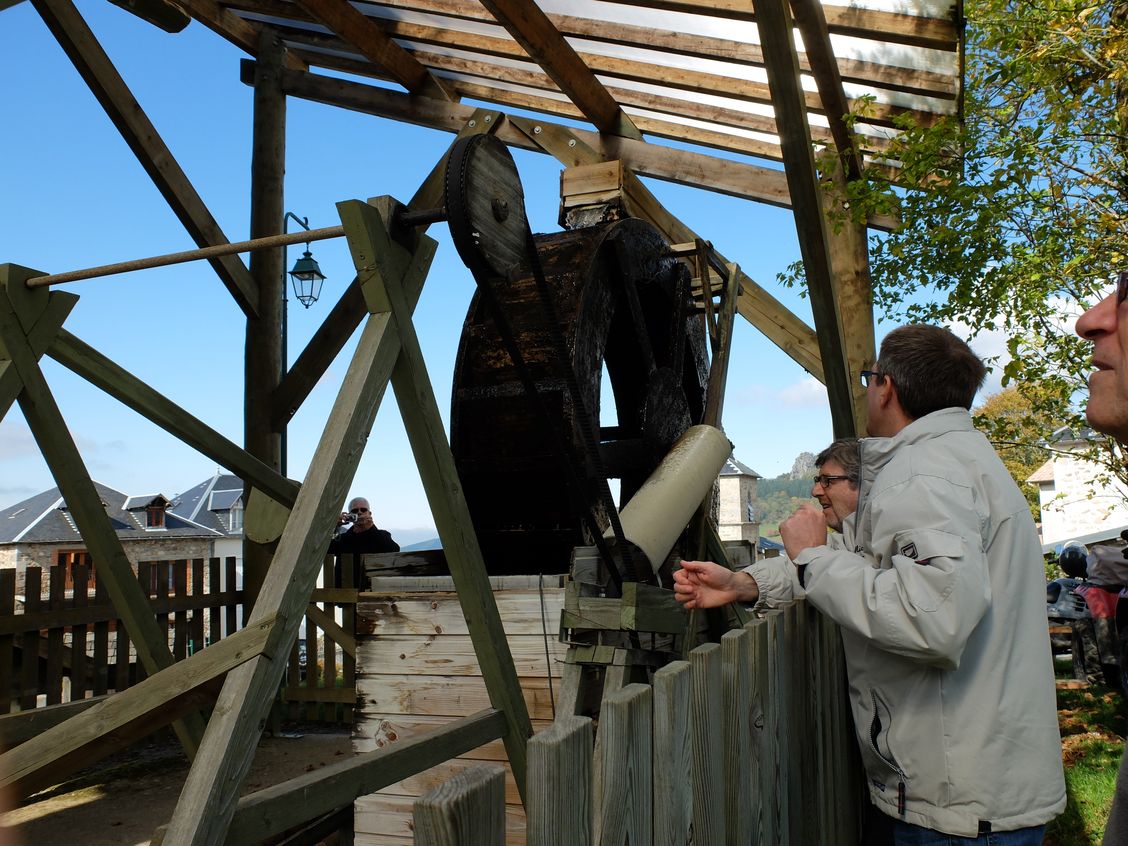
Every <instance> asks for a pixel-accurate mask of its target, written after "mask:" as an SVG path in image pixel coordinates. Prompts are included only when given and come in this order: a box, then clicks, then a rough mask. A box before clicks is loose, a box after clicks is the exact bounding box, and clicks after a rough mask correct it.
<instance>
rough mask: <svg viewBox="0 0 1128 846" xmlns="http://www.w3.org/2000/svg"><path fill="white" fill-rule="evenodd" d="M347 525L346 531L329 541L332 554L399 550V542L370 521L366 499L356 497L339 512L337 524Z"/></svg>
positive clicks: (339, 525)
mask: <svg viewBox="0 0 1128 846" xmlns="http://www.w3.org/2000/svg"><path fill="white" fill-rule="evenodd" d="M350 523H351V524H352V525H351V526H349V528H348V530H347V531H344V532H341V533H340V534H338V535H336V536H335V537H334V538H333V540H332V541H330V543H329V552H330V553H332V554H334V555H341V554H344V553H356V554H360V555H366V554H370V553H377V552H399V544H398V543H396V542H395V541H394V540H392V536H391V534H390V533H389V532H387V531H385V530H384V529H380V528H377V527H376V524H375V523H374V522H372V512H371V511H370V510H369V508H368V500H367V499H365V498H364V497H357V498H356V499H354V500H352V501H351V502H350V503H349V510H348V511H343V512H341V518H340V520H338V521H337V526H338V528H340V527H341V526H348V525H349V524H350Z"/></svg>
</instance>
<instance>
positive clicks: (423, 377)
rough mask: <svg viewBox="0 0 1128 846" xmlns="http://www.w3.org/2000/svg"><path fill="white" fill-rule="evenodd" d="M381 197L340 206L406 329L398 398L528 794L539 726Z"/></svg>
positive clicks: (374, 282)
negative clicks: (530, 746)
mask: <svg viewBox="0 0 1128 846" xmlns="http://www.w3.org/2000/svg"><path fill="white" fill-rule="evenodd" d="M376 202H377V203H378V204H379V205H380V206H381V208H380V209H379V210H377V208H374V207H373V206H371V205H366V204H363V203H360V202H356V201H351V202H346V203H339V204H338V206H337V207H338V209H339V210H340V213H341V222H342V223H343V224H344V225H345V232H346V234H347V235H348V239H349V249H350V250H351V252H352V256H353V263H354V264H355V265H356V266H357V269H358V271H359V273H358V275H359V276H360V277H361V278H362V283H361V284H362V286H363V287H364V289H365V298H366V299H367V300H368V303H369V308H374V307H378V306H380V305H382V304H384V303H387V304H388V305H387V307H390V309H391V314H392V317H393V322H394V324H395V326H396V327H397V329H398V334H399V336H400V343H401V344H402V351H401V353H400V356H399V358H398V359H397V361H396V365H395V369H394V370H393V371H392V386H393V388H394V390H395V394H396V403H397V404H398V405H399V409H400V414H401V415H402V416H403V422H404V428H405V429H406V430H407V437H408V440H409V441H410V443H411V451H412V453H413V454H414V456H415V464H416V467H418V469H419V477H420V479H422V481H423V489H424V490H425V491H426V493H427V502H428V504H429V505H430V507H431V514H432V516H433V517H434V519H435V526H436V528H437V529H438V532H439V538H440V539H441V540H442V544H443V551H444V552H445V553H446V560H447V566H448V567H449V568H450V573H451V576H452V577H453V579H454V585H455V588H456V590H457V591H458V597H459V601H460V602H461V604H462V607H463V608H464V609H465V614H466V624H467V627H468V629H469V632H470V639H471V641H472V643H473V644H474V654H475V655H476V656H477V658H478V665H479V666H480V667H481V669H482V678H483V680H484V681H485V683H486V690H487V692H488V693H489V697H490V704H491V705H492V706H493V707H494V708H496V709H497V710H499V711H501V712H502V713H504V714H505V720H506V724H507V725H508V730H507V732H506V735H505V751H506V755H507V756H508V758H509V766H510V769H511V770H512V772H513V778H514V781H516V783H517V789H518V790H519V791H520V793H521V795H522V796H524V795H525V769H526V744H527V742H528V739H529V737H530V736H531V735H532V733H533V730H532V724H531V722H530V721H529V712H528V708H527V706H526V704H525V699H524V696H523V695H522V693H521V685H520V681H519V680H518V678H517V671H516V669H515V667H514V665H513V656H512V654H511V653H510V651H509V643H508V641H507V640H506V637H505V630H504V628H503V627H502V624H501V617H500V616H499V615H498V612H497V604H496V603H495V601H494V595H493V590H492V589H491V587H490V581H489V577H488V576H487V575H486V565H485V562H484V561H483V559H482V551H481V548H480V547H479V546H478V538H477V536H476V535H475V534H474V524H473V522H472V521H471V519H470V511H469V509H468V508H467V506H466V499H465V496H464V495H463V493H462V484H461V482H460V481H459V478H458V471H457V469H456V468H455V465H454V456H453V455H452V454H451V451H450V445H449V443H448V441H447V438H446V432H445V430H444V428H443V421H442V417H441V415H440V414H439V407H438V404H437V403H436V402H435V394H434V391H433V389H432V388H431V382H430V379H429V378H428V376H427V369H426V364H425V362H424V360H423V352H422V350H421V349H420V348H419V339H418V338H417V337H416V335H415V327H414V326H413V325H412V323H411V305H410V303H409V302H408V301H407V299H406V297H405V292H404V291H403V288H402V286H401V285H400V284H399V282H398V280H399V278H400V276H401V274H402V270H401V268H402V267H403V266H404V264H405V263H406V261H407V258H408V254H407V251H406V250H405V249H404V248H403V247H402V246H400V245H399V244H397V243H396V242H394V241H393V240H392V238H391V236H390V234H389V232H388V226H389V224H390V221H391V219H392V217H393V204H394V201H393V200H391V198H378V199H377V200H376ZM369 268H370V269H369Z"/></svg>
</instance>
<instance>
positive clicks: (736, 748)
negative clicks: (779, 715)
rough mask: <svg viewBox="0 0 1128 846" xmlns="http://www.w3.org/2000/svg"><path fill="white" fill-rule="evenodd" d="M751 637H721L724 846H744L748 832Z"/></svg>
mask: <svg viewBox="0 0 1128 846" xmlns="http://www.w3.org/2000/svg"><path fill="white" fill-rule="evenodd" d="M751 652H752V641H751V635H749V633H748V632H746V631H744V630H743V629H737V630H735V631H730V632H725V634H724V635H723V636H722V637H721V680H722V685H723V688H722V690H723V693H724V749H725V751H724V768H725V774H724V798H725V844H726V846H744V844H745V843H747V842H748V832H749V831H751V829H752V820H753V817H752V808H751V800H752V792H753V791H752V756H751V754H750V753H751V739H750V731H751V729H750V726H749V723H748V715H749V712H750V710H751V708H750V702H751V698H752V697H751V687H750V685H749V677H748V676H749V670H750V669H751V664H752V659H751Z"/></svg>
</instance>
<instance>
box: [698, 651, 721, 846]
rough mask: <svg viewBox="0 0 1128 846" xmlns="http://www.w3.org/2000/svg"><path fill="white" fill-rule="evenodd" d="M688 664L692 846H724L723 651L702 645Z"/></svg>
mask: <svg viewBox="0 0 1128 846" xmlns="http://www.w3.org/2000/svg"><path fill="white" fill-rule="evenodd" d="M689 663H690V666H691V667H692V673H693V694H692V696H693V698H692V706H691V707H692V713H693V719H692V721H691V723H690V738H691V739H692V743H693V774H692V778H693V838H694V839H693V842H694V843H697V844H701V846H721V844H723V843H724V842H725V805H724V788H723V787H722V785H721V779H722V776H723V772H724V758H725V756H724V750H723V749H722V748H721V744H722V742H723V735H724V730H723V727H722V725H721V647H720V646H719V645H718V644H716V643H706V644H703V645H701V646H699V647H697V648H696V649H694V650H693V651H692V652H690V653H689Z"/></svg>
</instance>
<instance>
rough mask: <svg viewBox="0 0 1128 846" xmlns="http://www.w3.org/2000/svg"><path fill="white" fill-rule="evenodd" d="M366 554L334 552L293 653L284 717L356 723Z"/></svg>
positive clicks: (283, 697) (284, 688)
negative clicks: (358, 612) (360, 602)
mask: <svg viewBox="0 0 1128 846" xmlns="http://www.w3.org/2000/svg"><path fill="white" fill-rule="evenodd" d="M363 559H364V556H354V555H342V556H340V559H339V561H340V566H338V563H337V559H335V558H334V557H333V556H329V557H328V558H326V559H325V563H324V565H323V569H322V584H323V585H326V587H320V588H315V589H314V591H313V594H312V596H311V597H310V601H309V605H308V606H306V615H305V634H304V636H303V635H302V634H300V633H299V635H298V640H297V642H296V643H295V644H294V647H293V649H292V650H291V651H290V659H289V665H288V668H287V675H286V680H285V681H284V683H283V685H282V691H281V703H282V712H283V716H285V717H288V718H289V719H291V720H299V719H301V720H313V721H321V722H330V723H345V724H351V723H352V721H353V717H354V713H353V706H354V705H355V704H356V604H357V596H358V594H359V591H358V589H357V584H358V582H359V581H360V577H361V574H362V573H363V571H364V570H363V568H364V565H363Z"/></svg>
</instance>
